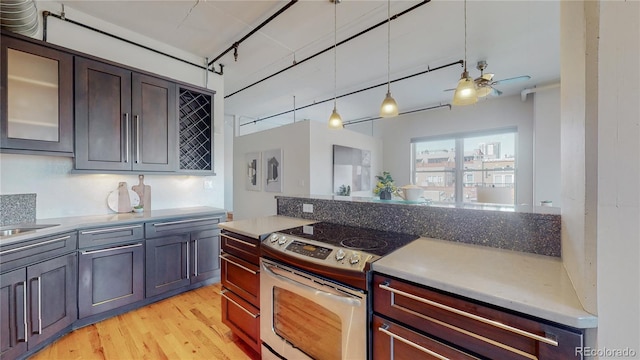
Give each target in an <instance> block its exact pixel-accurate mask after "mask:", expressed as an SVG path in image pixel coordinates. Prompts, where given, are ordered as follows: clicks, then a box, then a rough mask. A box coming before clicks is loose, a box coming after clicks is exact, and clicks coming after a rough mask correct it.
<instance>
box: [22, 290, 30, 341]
mask: <svg viewBox="0 0 640 360" xmlns="http://www.w3.org/2000/svg"><path fill="white" fill-rule="evenodd" d="M22 316H24V318H23V319H22V325H23V326H24V342H27V341H28V340H27V335H28V333H29V331H28V330H27V326H28V324H27V281H26V280H25V281H23V282H22Z"/></svg>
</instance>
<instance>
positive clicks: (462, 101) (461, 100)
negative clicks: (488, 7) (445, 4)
mask: <svg viewBox="0 0 640 360" xmlns="http://www.w3.org/2000/svg"><path fill="white" fill-rule="evenodd" d="M477 102H478V91H477V89H476V83H475V81H474V80H473V78H472V77H471V76H469V72H468V71H467V0H464V71H463V72H462V75H460V80H459V81H458V86H457V87H456V91H455V93H454V94H453V105H471V104H475V103H477Z"/></svg>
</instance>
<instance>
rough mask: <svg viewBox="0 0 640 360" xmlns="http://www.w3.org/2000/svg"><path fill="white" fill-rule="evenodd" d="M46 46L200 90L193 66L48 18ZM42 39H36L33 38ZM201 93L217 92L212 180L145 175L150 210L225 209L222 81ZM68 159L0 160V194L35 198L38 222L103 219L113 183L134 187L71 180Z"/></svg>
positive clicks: (200, 75)
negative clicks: (86, 217)
mask: <svg viewBox="0 0 640 360" xmlns="http://www.w3.org/2000/svg"><path fill="white" fill-rule="evenodd" d="M38 9H39V10H40V11H43V10H50V11H51V12H53V13H56V14H59V12H60V6H59V5H58V3H55V2H49V1H45V2H42V1H40V2H38ZM65 10H66V16H67V17H68V18H70V19H73V20H75V21H78V22H81V23H85V24H88V25H91V26H93V27H96V28H99V29H101V30H104V31H107V32H111V33H114V34H117V35H119V36H121V37H123V38H125V39H130V40H133V41H137V42H139V43H142V44H145V45H147V46H149V47H151V48H154V49H158V50H161V51H164V52H168V53H170V54H173V55H175V56H177V57H179V58H182V59H185V60H189V61H191V62H194V63H203V62H204V60H203V59H199V58H197V57H195V56H193V55H190V54H186V53H184V52H182V51H180V50H177V49H175V48H171V47H169V46H167V45H165V44H162V43H160V42H157V41H154V40H151V39H148V38H144V37H141V36H140V35H138V34H136V33H133V32H130V31H127V30H124V29H122V28H120V27H118V26H115V25H113V24H109V23H105V22H104V21H101V20H99V19H96V18H93V17H89V16H86V15H85V14H82V13H80V12H77V11H74V10H73V7H72V4H71V5H70V6H69V5H68V6H66V7H65ZM47 34H48V35H47V37H48V41H49V42H51V43H53V44H57V45H60V46H64V47H67V48H71V49H74V50H76V51H80V52H84V53H88V54H91V55H95V56H98V57H101V58H105V59H107V60H111V61H115V62H118V63H122V64H124V65H128V66H132V67H136V68H139V69H142V70H145V71H149V72H153V73H157V74H160V75H163V76H167V77H170V78H173V79H176V80H179V81H183V82H186V83H190V84H193V85H197V86H201V87H205V72H204V70H202V69H198V68H196V67H194V66H191V65H188V64H185V63H182V62H179V61H176V60H173V59H170V58H168V57H165V56H163V55H158V54H155V53H153V52H150V51H148V50H144V49H141V48H138V47H136V46H133V45H129V44H127V43H123V42H121V41H119V40H115V39H112V38H109V37H107V36H104V35H100V34H98V33H95V32H93V31H91V30H87V29H83V28H81V27H78V26H76V25H73V24H70V23H66V22H63V21H60V20H58V19H55V18H53V17H50V18H49V20H48V31H47ZM36 37H37V38H39V39H41V38H42V35H41V33H39V34H37V35H36ZM208 79H209V81H208V84H207V86H206V87H208V88H210V89H214V90H216V92H217V93H216V96H215V103H214V122H215V125H214V127H215V135H214V146H215V149H214V156H215V158H214V167H215V172H216V176H212V177H194V176H165V175H145V183H146V184H148V185H150V186H151V192H152V201H151V202H152V208H153V209H160V208H171V207H182V206H198V205H207V206H215V207H220V208H223V207H224V181H223V179H224V126H223V125H222V124H223V114H224V102H223V98H224V91H223V78H222V77H221V76H218V75H213V74H210V75H209V76H208ZM72 161H73V160H72V159H70V158H59V157H49V156H37V155H12V154H2V155H0V162H1V172H0V173H1V174H0V193H2V194H16V193H37V194H38V196H37V209H36V211H37V213H36V214H37V217H38V218H51V217H61V216H72V215H92V214H105V213H108V212H109V211H110V210H108V208H107V206H106V198H107V195H108V193H109V192H110V191H112V190H115V189H116V188H117V186H118V182H120V181H127V182H128V184H129V186H132V185H135V184H137V183H138V179H137V174H135V173H134V174H132V175H76V174H69V170H70V169H71V168H72V166H73V165H72V164H73V163H72ZM205 180H210V181H212V182H213V189H207V190H205V189H204V186H203V185H204V181H205Z"/></svg>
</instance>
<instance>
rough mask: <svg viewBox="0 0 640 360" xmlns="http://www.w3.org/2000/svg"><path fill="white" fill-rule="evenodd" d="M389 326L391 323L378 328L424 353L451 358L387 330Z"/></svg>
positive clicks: (444, 358) (443, 358)
mask: <svg viewBox="0 0 640 360" xmlns="http://www.w3.org/2000/svg"><path fill="white" fill-rule="evenodd" d="M388 328H389V325H387V324H383V325H382V326H380V327H379V328H378V331H380V332H381V333H383V334H386V335H388V336H389V337H391V338H392V339H395V340H398V341H401V342H403V343H405V344H407V345H409V346H411V347H413V348H416V349H418V350H420V351H422V352H423V353H425V354H429V355H431V356H433V357H435V358H438V359H440V360H449V358H448V357H446V356H442V355H440V354H438V353H437V352H435V351H433V350H429V349H427V348H425V347H423V346H421V345H418V344H416V343H414V342H413V341H411V340H407V339H405V338H403V337H402V336H400V335H397V334H394V333H392V332H391V331H389V330H387V329H388Z"/></svg>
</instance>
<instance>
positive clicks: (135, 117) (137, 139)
mask: <svg viewBox="0 0 640 360" xmlns="http://www.w3.org/2000/svg"><path fill="white" fill-rule="evenodd" d="M133 121H134V122H135V123H136V159H135V162H136V164H137V163H139V162H140V116H138V115H133Z"/></svg>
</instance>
